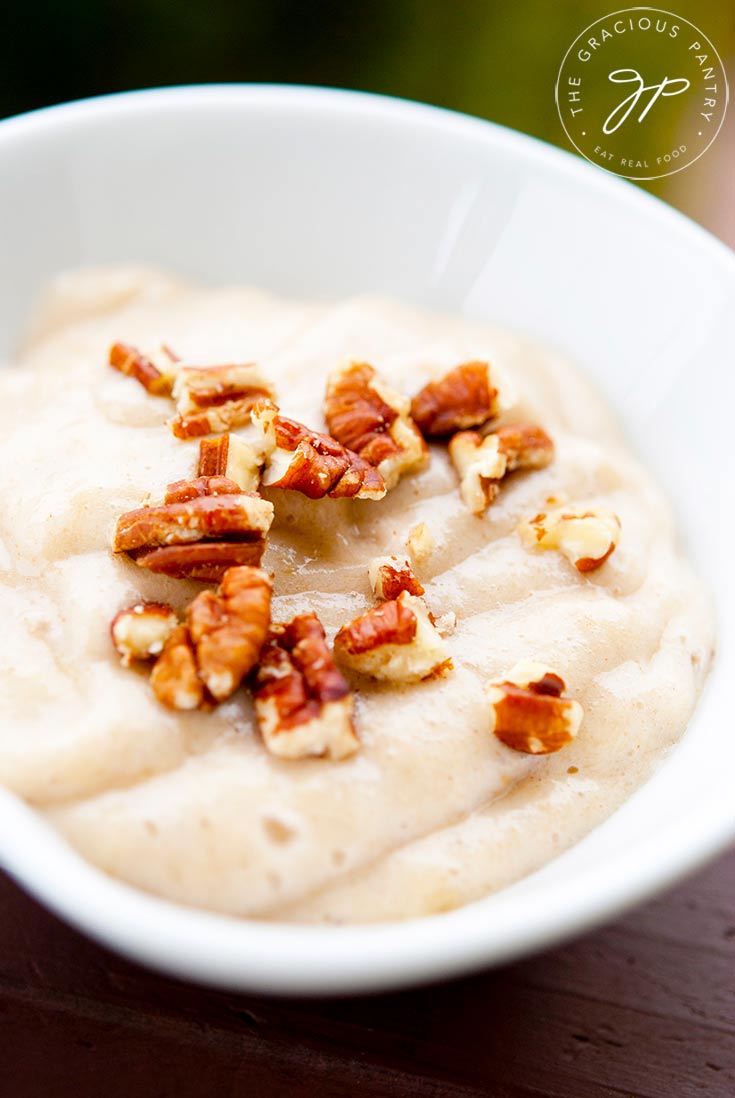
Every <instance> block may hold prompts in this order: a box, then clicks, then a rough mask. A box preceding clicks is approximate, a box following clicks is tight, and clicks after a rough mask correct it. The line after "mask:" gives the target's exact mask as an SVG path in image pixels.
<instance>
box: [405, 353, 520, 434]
mask: <svg viewBox="0 0 735 1098" xmlns="http://www.w3.org/2000/svg"><path fill="white" fill-rule="evenodd" d="M499 410H500V409H499V404H498V390H497V389H496V388H495V386H494V385H493V383H492V381H491V378H490V367H489V365H488V363H487V362H464V363H462V365H461V366H455V368H454V369H453V370H450V371H449V373H448V374H445V375H444V376H443V377H441V378H438V379H437V380H436V381H430V382H429V383H428V385H424V387H423V389H422V390H421V392H419V393H417V394H416V396H415V397H414V398H413V400H412V401H411V414H412V416H413V418H414V419H415V420H416V423H417V424H418V426H419V427H420V428H421V430H422V431H423V432H424V434H425V435H429V436H431V437H433V438H441V437H442V436H445V435H451V434H452V433H453V432H454V431H459V430H463V429H464V428H466V427H479V426H480V425H481V424H483V423H486V422H487V420H489V419H492V418H493V417H494V416H497V415H498V412H499Z"/></svg>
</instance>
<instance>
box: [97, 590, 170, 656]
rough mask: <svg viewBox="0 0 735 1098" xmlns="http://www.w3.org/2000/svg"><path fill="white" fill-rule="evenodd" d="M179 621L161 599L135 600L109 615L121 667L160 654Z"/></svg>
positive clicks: (111, 631) (113, 640)
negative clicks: (159, 600) (132, 604)
mask: <svg viewBox="0 0 735 1098" xmlns="http://www.w3.org/2000/svg"><path fill="white" fill-rule="evenodd" d="M178 624H179V619H178V618H177V617H176V614H175V613H174V611H173V610H172V609H171V607H170V606H167V605H166V604H165V603H161V602H136V603H135V605H134V606H128V607H126V609H124V610H121V611H120V612H119V613H118V614H116V615H115V617H114V618H113V619H112V624H111V625H110V633H111V635H112V643H113V644H114V645H115V649H116V650H117V653H118V655H119V656H120V661H121V663H122V665H123V667H129V666H130V664H131V663H132V662H133V660H149V659H152V658H153V657H154V656H158V655H160V654H161V652H162V650H163V646H164V644H165V643H166V641H167V640H168V638H169V636H170V635H171V633H172V632H173V630H174V629H175V628H176V626H177V625H178Z"/></svg>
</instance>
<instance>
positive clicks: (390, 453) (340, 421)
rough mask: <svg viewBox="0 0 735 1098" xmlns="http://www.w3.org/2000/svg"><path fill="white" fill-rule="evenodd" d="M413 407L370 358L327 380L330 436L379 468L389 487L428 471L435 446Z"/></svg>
mask: <svg viewBox="0 0 735 1098" xmlns="http://www.w3.org/2000/svg"><path fill="white" fill-rule="evenodd" d="M410 409H411V404H410V401H409V400H408V399H407V398H406V397H404V396H401V394H400V393H397V392H396V391H395V390H394V389H391V388H390V387H389V386H388V385H387V384H386V383H385V382H384V381H383V380H382V378H380V377H379V376H378V374H377V372H376V370H375V369H374V368H373V367H372V366H369V365H368V364H367V363H366V362H350V363H347V365H345V366H341V367H339V368H338V369H337V370H334V371H333V372H332V374H331V375H330V377H329V380H328V382H327V395H326V403H325V416H326V420H327V427H328V428H329V432H330V434H331V435H332V437H333V438H335V439H336V440H337V441H338V442H341V443H342V445H343V446H346V447H347V448H348V449H350V450H353V451H354V452H355V453H356V454H359V455H360V457H361V458H363V459H364V460H365V461H367V462H368V463H369V464H370V465H372V466H374V467H375V468H376V469H377V470H378V472H379V473H380V474H381V476H382V477H383V480H384V481H385V486H386V488H387V489H390V488H393V487H395V485H396V484H397V483H398V481H399V480H400V478H401V477H402V476H403V475H404V473H414V472H417V471H418V470H419V469H423V468H424V466H425V465H426V464H427V462H428V460H429V449H428V447H427V445H426V442H425V441H424V438H423V435H422V434H421V432H420V431H419V429H418V428H417V426H416V424H415V423H414V422H413V420H412V419H411V415H410Z"/></svg>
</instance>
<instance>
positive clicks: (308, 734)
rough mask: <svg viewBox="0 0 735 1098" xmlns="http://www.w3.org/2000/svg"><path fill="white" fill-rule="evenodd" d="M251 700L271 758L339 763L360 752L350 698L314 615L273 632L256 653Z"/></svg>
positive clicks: (350, 695) (298, 619)
mask: <svg viewBox="0 0 735 1098" xmlns="http://www.w3.org/2000/svg"><path fill="white" fill-rule="evenodd" d="M254 700H255V713H256V716H257V718H258V724H259V726H260V731H261V734H262V736H263V742H264V743H265V746H266V747H267V748H268V750H269V751H270V752H271V754H273V755H277V756H279V757H280V758H284V759H300V758H304V757H307V756H325V755H326V756H328V757H329V758H331V759H345V758H347V757H348V756H349V755H353V754H354V753H355V751H357V749H358V748H359V746H360V742H359V740H358V738H357V735H356V733H355V728H354V725H353V723H352V710H353V696H352V693H351V692H350V688H349V686H348V685H347V683H346V682H345V680H344V678H343V676H342V675H341V674H340V672H339V671H338V669H337V668H336V666H335V664H334V660H333V658H332V653H331V652H330V650H329V646H328V645H327V642H326V639H325V636H324V629H323V628H322V625H321V622H320V621H319V618H318V617H317V616H316V614H301V615H299V616H298V617H295V618H294V619H293V621H291V622H289V623H288V624H287V625H275V626H274V627H273V629H272V630H271V634H270V636H269V638H268V640H267V641H266V643H265V645H264V647H263V650H262V652H261V657H260V665H259V667H258V670H257V673H256V678H255V687H254Z"/></svg>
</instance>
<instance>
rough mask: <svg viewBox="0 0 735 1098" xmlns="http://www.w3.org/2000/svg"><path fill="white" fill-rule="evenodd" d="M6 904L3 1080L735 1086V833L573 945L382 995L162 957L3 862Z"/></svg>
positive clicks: (455, 1090) (208, 1088)
mask: <svg viewBox="0 0 735 1098" xmlns="http://www.w3.org/2000/svg"><path fill="white" fill-rule="evenodd" d="M0 912H1V913H2V918H1V922H0V1095H2V1098H6V1096H7V1098H41V1096H43V1098H66V1096H67V1095H75V1096H80V1098H86V1096H87V1095H89V1096H94V1098H97V1096H98V1095H99V1096H103V1095H104V1096H105V1098H118V1096H120V1098H123V1096H125V1098H138V1096H147V1095H156V1096H161V1098H168V1096H169V1095H172V1096H176V1098H191V1096H194V1095H205V1096H209V1095H213V1096H215V1095H216V1096H217V1098H240V1096H248V1098H250V1096H253V1098H271V1096H274V1095H277V1096H279V1098H280V1096H281V1095H283V1096H286V1095H288V1096H292V1095H296V1096H298V1095H314V1096H319V1098H348V1096H349V1098H399V1096H401V1098H403V1096H408V1095H410V1096H412V1098H413V1096H415V1098H444V1096H446V1098H477V1096H479V1095H489V1096H493V1098H495V1096H497V1098H621V1096H622V1098H633V1096H635V1098H694V1096H697V1098H702V1096H706V1098H732V1096H733V1095H735V850H734V851H731V852H730V853H729V854H728V855H727V856H725V857H724V858H722V859H720V860H719V861H718V862H717V863H716V864H715V865H713V866H710V867H709V868H708V869H706V870H705V871H704V872H702V873H700V874H699V875H698V876H696V877H694V878H692V879H691V880H689V881H687V882H686V883H685V884H683V885H681V886H680V887H679V888H677V889H675V890H674V891H673V892H671V893H669V894H668V895H666V896H663V897H662V898H660V899H658V900H656V901H654V902H653V903H650V904H648V905H647V906H645V907H643V908H641V909H640V910H638V911H635V912H633V913H632V914H630V915H629V916H627V917H626V918H624V919H622V920H621V921H619V922H617V923H615V924H614V925H611V926H609V927H606V928H604V929H602V930H599V931H597V932H595V933H593V934H590V935H587V936H586V937H584V938H581V939H579V940H578V941H576V942H573V943H571V944H569V945H566V946H564V947H562V948H559V949H556V950H553V951H552V952H549V953H546V954H544V955H542V956H539V957H536V958H532V959H530V960H527V961H524V962H522V963H519V964H516V965H512V966H508V967H505V968H502V969H498V970H495V971H492V972H487V973H483V974H481V975H478V976H474V977H471V978H469V979H464V980H459V981H455V982H453V983H447V984H442V985H437V986H434V987H432V988H428V989H422V990H419V991H411V992H404V993H401V994H393V995H382V996H375V997H372V998H369V997H364V998H357V999H346V1000H334V999H333V1000H328V999H325V1000H295V1001H291V1000H276V999H267V998H264V997H262V996H251V995H248V996H242V995H235V994H229V993H225V992H215V991H209V990H207V989H202V988H197V987H194V986H191V985H187V984H183V983H180V982H179V981H176V980H170V979H166V978H164V977H160V976H157V975H153V974H151V973H148V972H146V971H144V970H142V969H140V968H138V967H137V966H135V965H132V964H130V963H128V962H126V961H123V960H121V959H119V958H117V957H115V956H114V955H112V954H111V953H109V952H107V951H106V950H104V949H101V948H99V947H98V946H96V945H94V944H93V943H91V942H89V941H87V940H86V939H84V938H82V937H81V936H79V935H78V934H76V933H75V932H74V931H72V930H70V929H68V928H67V927H65V926H64V925H62V924H61V923H60V922H58V921H57V920H56V919H55V918H54V917H53V916H51V915H49V914H48V913H47V912H46V911H44V910H43V909H42V908H40V907H39V906H38V905H37V904H36V903H34V902H33V901H32V900H30V899H29V898H28V897H27V896H25V895H24V893H22V892H21V891H20V889H18V888H17V887H16V886H15V885H14V884H13V883H12V882H11V881H10V880H9V879H7V878H2V877H0Z"/></svg>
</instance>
